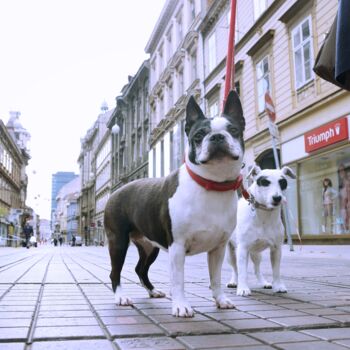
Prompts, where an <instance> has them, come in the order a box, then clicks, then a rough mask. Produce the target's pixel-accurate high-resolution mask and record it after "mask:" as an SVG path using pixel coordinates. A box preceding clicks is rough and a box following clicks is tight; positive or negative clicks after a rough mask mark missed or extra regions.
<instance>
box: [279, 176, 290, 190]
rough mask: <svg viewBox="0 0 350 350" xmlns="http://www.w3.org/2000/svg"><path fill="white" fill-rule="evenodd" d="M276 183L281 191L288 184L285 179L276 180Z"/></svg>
mask: <svg viewBox="0 0 350 350" xmlns="http://www.w3.org/2000/svg"><path fill="white" fill-rule="evenodd" d="M278 183H279V184H280V187H281V190H282V191H283V190H285V189H286V188H287V185H288V182H287V180H286V179H284V178H282V179H280V180H278Z"/></svg>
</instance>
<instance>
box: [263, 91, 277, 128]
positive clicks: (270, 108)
mask: <svg viewBox="0 0 350 350" xmlns="http://www.w3.org/2000/svg"><path fill="white" fill-rule="evenodd" d="M265 111H266V113H267V115H268V116H269V118H270V120H271V121H272V122H273V123H274V122H275V120H276V110H275V106H274V104H273V102H272V98H271V96H270V94H269V92H268V91H266V92H265Z"/></svg>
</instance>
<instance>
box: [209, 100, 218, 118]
mask: <svg viewBox="0 0 350 350" xmlns="http://www.w3.org/2000/svg"><path fill="white" fill-rule="evenodd" d="M218 115H219V101H217V100H215V101H213V102H211V103H209V118H215V117H217V116H218Z"/></svg>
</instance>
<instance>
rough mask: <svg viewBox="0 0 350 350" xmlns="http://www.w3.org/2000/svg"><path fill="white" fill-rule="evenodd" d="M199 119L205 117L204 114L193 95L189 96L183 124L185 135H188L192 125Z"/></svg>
mask: <svg viewBox="0 0 350 350" xmlns="http://www.w3.org/2000/svg"><path fill="white" fill-rule="evenodd" d="M200 119H205V116H204V114H203V112H202V110H201V108H200V107H199V106H198V104H197V102H196V100H195V99H194V97H193V96H191V97H190V99H189V100H188V102H187V106H186V124H185V132H186V134H187V136H189V133H190V130H191V128H192V126H193V124H194V123H195V122H196V121H197V120H200Z"/></svg>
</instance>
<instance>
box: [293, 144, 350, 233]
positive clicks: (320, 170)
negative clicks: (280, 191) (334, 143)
mask: <svg viewBox="0 0 350 350" xmlns="http://www.w3.org/2000/svg"><path fill="white" fill-rule="evenodd" d="M297 173H298V178H297V181H295V184H293V183H291V187H290V188H289V189H288V203H289V204H290V206H291V208H290V209H291V211H292V213H293V216H294V215H297V213H298V214H299V225H300V231H301V233H302V234H303V235H344V234H350V146H346V147H343V148H341V149H338V150H334V151H331V152H327V153H322V154H320V155H317V156H314V157H310V158H308V159H307V160H304V161H302V162H300V163H298V164H297ZM296 182H297V183H296ZM297 197H298V198H297ZM297 199H298V200H297ZM297 203H298V204H299V210H297V207H296V206H297ZM296 217H297V216H296ZM293 231H294V230H293V229H292V232H293Z"/></svg>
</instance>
